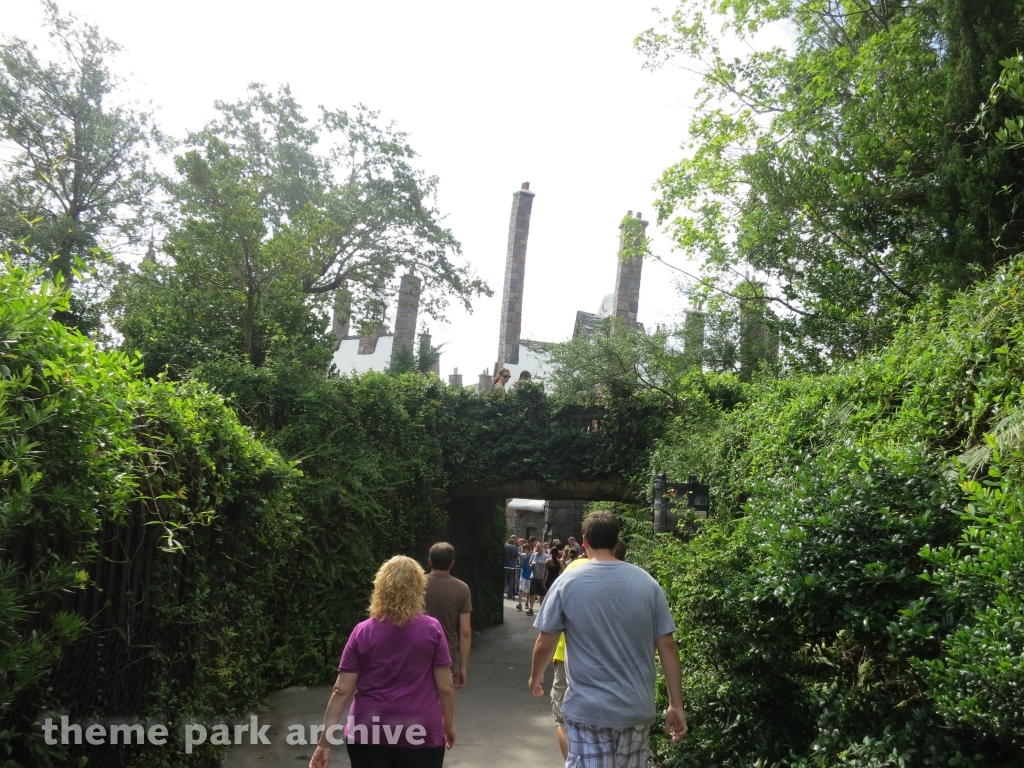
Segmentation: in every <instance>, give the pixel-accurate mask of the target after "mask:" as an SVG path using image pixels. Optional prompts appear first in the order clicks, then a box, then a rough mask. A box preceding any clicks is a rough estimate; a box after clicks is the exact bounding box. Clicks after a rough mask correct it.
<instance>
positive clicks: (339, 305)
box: [331, 283, 352, 349]
mask: <svg viewBox="0 0 1024 768" xmlns="http://www.w3.org/2000/svg"><path fill="white" fill-rule="evenodd" d="M351 320H352V294H351V293H349V292H348V285H347V284H346V283H342V284H341V287H340V288H338V290H336V291H335V292H334V311H333V313H332V315H331V333H333V334H334V348H335V349H338V347H340V346H341V342H342V339H344V338H345V337H346V336H348V331H349V324H350V323H351Z"/></svg>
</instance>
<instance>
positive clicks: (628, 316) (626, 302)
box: [611, 211, 650, 325]
mask: <svg viewBox="0 0 1024 768" xmlns="http://www.w3.org/2000/svg"><path fill="white" fill-rule="evenodd" d="M632 216H633V212H632V211H627V212H626V220H625V221H623V222H622V223H621V224H620V225H619V263H618V266H617V267H616V269H615V295H614V298H613V299H612V312H611V314H612V317H617V318H619V321H620V322H622V323H624V324H625V325H636V316H637V313H638V312H639V311H640V271H641V270H642V269H643V266H644V257H643V255H642V254H641V255H638V256H632V257H630V258H628V259H626V260H625V261H623V260H622V254H623V252H624V251H625V250H626V249H627V248H639V247H640V246H641V245H643V238H644V237H646V233H647V225H648V224H649V223H650V222H647V221H644V220H643V217H642V216H641V215H640V213H639V212H637V214H636V222H635V223H634V222H633V221H631V217H632ZM636 223H639V226H636Z"/></svg>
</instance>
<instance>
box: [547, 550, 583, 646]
mask: <svg viewBox="0 0 1024 768" xmlns="http://www.w3.org/2000/svg"><path fill="white" fill-rule="evenodd" d="M589 562H590V561H589V560H588V559H587V558H585V557H577V558H576V559H575V560H573V561H572V562H571V563H569V564H568V565H567V566H565V568H563V569H562V573H565V572H566V571H571V570H572V569H573V568H575V567H576V566H577V565H583V564H584V563H589ZM555 661H565V632H563V633H562V634H560V635H559V636H558V646H557V647H556V648H555Z"/></svg>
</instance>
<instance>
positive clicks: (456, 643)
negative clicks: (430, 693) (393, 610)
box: [425, 541, 473, 688]
mask: <svg viewBox="0 0 1024 768" xmlns="http://www.w3.org/2000/svg"><path fill="white" fill-rule="evenodd" d="M427 562H428V563H429V564H430V573H428V574H427V596H426V601H425V602H426V609H427V610H426V613H427V614H428V615H429V616H433V617H434V618H435V619H437V620H438V622H440V624H441V628H442V629H443V630H444V636H445V639H446V640H447V641H448V652H449V653H450V654H451V656H452V679H453V680H454V681H455V687H456V688H461V687H462V686H464V685H465V684H466V668H467V667H468V666H469V646H470V643H471V642H472V640H473V628H472V626H471V625H470V622H469V619H470V614H471V613H472V611H473V604H472V601H471V599H470V596H469V586H468V585H467V584H466V582H464V581H460V580H459V579H456V578H455V577H454V576H452V575H451V570H452V566H453V565H454V564H455V547H453V546H452V545H451V544H449V543H448V542H446V541H439V542H438V543H437V544H435V545H434V546H432V547H431V548H430V556H429V557H428V558H427Z"/></svg>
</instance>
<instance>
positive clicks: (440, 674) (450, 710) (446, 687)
mask: <svg viewBox="0 0 1024 768" xmlns="http://www.w3.org/2000/svg"><path fill="white" fill-rule="evenodd" d="M434 685H435V686H436V687H437V700H438V701H439V702H441V717H442V718H443V720H444V746H445V748H446V749H451V748H452V746H454V744H455V688H454V687H453V686H452V673H451V669H450V668H448V667H434Z"/></svg>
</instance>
